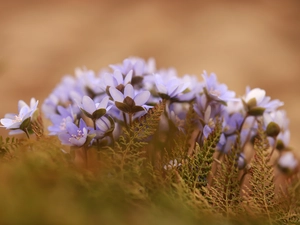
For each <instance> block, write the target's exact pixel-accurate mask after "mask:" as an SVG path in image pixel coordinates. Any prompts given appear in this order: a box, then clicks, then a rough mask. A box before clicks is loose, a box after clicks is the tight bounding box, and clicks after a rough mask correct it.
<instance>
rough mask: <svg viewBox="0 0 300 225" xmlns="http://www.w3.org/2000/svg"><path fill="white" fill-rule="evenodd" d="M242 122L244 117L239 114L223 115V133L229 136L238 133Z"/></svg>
mask: <svg viewBox="0 0 300 225" xmlns="http://www.w3.org/2000/svg"><path fill="white" fill-rule="evenodd" d="M243 120H244V117H243V115H242V114H241V113H234V114H231V115H229V114H227V113H224V122H225V126H224V133H226V134H227V135H229V134H233V133H235V132H236V131H238V130H239V128H240V126H241V125H242V122H243Z"/></svg>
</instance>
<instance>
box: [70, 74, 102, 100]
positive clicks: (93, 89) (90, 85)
mask: <svg viewBox="0 0 300 225" xmlns="http://www.w3.org/2000/svg"><path fill="white" fill-rule="evenodd" d="M75 75H76V78H77V80H76V88H77V89H80V90H81V92H82V93H83V94H85V95H89V96H90V97H94V96H95V95H98V94H101V93H104V92H105V89H106V86H105V85H104V83H103V80H102V79H101V78H100V77H97V76H96V75H95V72H94V71H93V70H87V69H86V68H84V69H80V68H77V69H76V70H75Z"/></svg>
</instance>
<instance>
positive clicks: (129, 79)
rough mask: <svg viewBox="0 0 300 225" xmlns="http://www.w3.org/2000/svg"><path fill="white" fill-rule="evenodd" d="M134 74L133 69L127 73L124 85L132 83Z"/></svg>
mask: <svg viewBox="0 0 300 225" xmlns="http://www.w3.org/2000/svg"><path fill="white" fill-rule="evenodd" d="M132 74H133V71H132V70H130V71H129V72H128V73H127V75H126V77H125V79H124V85H126V84H128V83H131V80H132Z"/></svg>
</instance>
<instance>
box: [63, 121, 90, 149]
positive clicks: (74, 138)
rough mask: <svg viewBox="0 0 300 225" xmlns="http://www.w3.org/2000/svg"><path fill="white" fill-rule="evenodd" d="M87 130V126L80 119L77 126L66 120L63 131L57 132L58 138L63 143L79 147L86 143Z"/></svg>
mask: <svg viewBox="0 0 300 225" xmlns="http://www.w3.org/2000/svg"><path fill="white" fill-rule="evenodd" d="M88 131H89V128H88V127H87V125H86V123H85V122H84V121H83V120H82V119H80V121H79V127H77V126H76V125H75V124H74V123H73V122H67V123H66V130H65V132H61V133H59V134H58V138H59V140H60V141H61V143H62V144H63V145H70V146H78V147H80V146H83V145H84V144H85V143H86V141H87V137H88Z"/></svg>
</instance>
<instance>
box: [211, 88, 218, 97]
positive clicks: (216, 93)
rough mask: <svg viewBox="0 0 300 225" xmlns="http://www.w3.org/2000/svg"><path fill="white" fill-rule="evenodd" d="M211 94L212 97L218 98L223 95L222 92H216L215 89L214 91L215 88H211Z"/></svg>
mask: <svg viewBox="0 0 300 225" xmlns="http://www.w3.org/2000/svg"><path fill="white" fill-rule="evenodd" d="M209 93H211V94H212V95H215V96H217V97H220V95H221V92H220V91H218V90H215V89H213V88H211V89H210V90H209Z"/></svg>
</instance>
